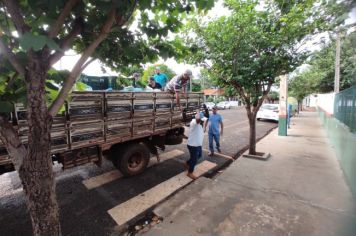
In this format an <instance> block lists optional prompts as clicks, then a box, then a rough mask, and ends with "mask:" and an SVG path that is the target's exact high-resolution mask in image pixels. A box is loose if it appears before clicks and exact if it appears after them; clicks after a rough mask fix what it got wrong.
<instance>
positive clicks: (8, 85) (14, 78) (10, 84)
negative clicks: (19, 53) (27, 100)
mask: <svg viewBox="0 0 356 236" xmlns="http://www.w3.org/2000/svg"><path fill="white" fill-rule="evenodd" d="M18 75H19V73H18V72H17V71H16V72H15V74H14V75H13V76H12V77H11V78H10V79H9V81H8V82H7V86H6V90H9V89H11V87H12V85H13V84H14V83H15V80H16V78H17V77H18Z"/></svg>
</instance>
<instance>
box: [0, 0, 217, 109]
mask: <svg viewBox="0 0 356 236" xmlns="http://www.w3.org/2000/svg"><path fill="white" fill-rule="evenodd" d="M14 2H15V5H18V6H17V8H18V9H17V10H18V12H19V14H20V18H23V21H24V22H25V24H26V25H24V26H23V27H22V29H21V31H23V32H18V31H17V30H18V28H17V27H15V24H14V22H13V21H12V20H13V18H12V17H10V15H11V14H10V12H9V9H7V8H6V4H5V3H4V2H1V4H0V40H1V42H2V43H3V44H4V45H6V46H7V47H8V49H9V50H10V51H11V52H12V53H13V55H14V57H15V58H16V60H17V62H19V64H20V65H21V66H22V67H23V68H26V67H27V66H28V63H29V55H33V54H31V53H36V55H37V56H38V57H42V58H41V59H42V61H43V70H44V71H43V72H44V73H46V72H48V73H47V80H48V82H47V83H46V84H47V89H46V91H47V95H48V96H47V100H48V102H51V101H53V100H54V98H55V97H56V95H57V94H58V89H56V88H55V86H54V84H57V85H62V84H63V81H64V78H66V77H68V76H69V72H68V73H67V74H66V76H64V77H63V76H61V75H60V74H58V73H56V72H55V70H53V69H51V68H50V66H48V65H47V64H46V63H48V62H49V58H50V57H51V56H52V55H53V54H54V53H61V52H63V51H66V50H68V49H74V50H75V51H77V52H78V53H80V54H81V53H82V52H83V51H84V50H85V49H86V48H87V47H88V46H89V45H90V44H91V43H92V42H93V40H94V39H96V38H98V37H99V36H100V35H101V34H103V32H102V27H103V25H104V23H105V22H106V20H107V17H108V15H109V12H110V11H112V10H113V9H115V10H116V20H115V23H114V25H113V26H112V27H111V29H110V32H109V33H108V34H107V35H105V37H106V39H105V40H104V41H103V42H101V44H100V45H99V46H98V47H97V48H96V50H95V51H94V53H92V55H91V56H92V57H94V58H98V59H100V60H101V61H102V62H103V63H104V64H106V65H107V66H109V67H111V68H112V69H113V70H116V71H118V72H120V74H122V77H121V78H119V79H118V80H117V83H119V84H120V85H129V84H130V78H131V76H132V73H133V72H141V74H142V70H140V69H139V68H140V67H141V66H142V64H145V63H147V62H153V61H155V60H157V59H158V58H159V57H163V58H167V57H173V56H177V57H178V58H179V57H180V55H182V54H183V53H182V51H184V50H185V48H184V47H183V46H182V41H181V40H180V39H178V38H177V39H173V40H171V39H170V40H168V39H167V37H166V36H167V35H168V33H170V32H173V33H177V32H178V31H179V30H180V29H181V27H182V26H183V23H182V22H183V21H184V19H185V18H186V17H187V15H188V14H190V13H192V12H194V11H201V12H205V11H207V10H208V9H210V8H211V7H212V6H213V4H214V1H213V0H206V1H200V0H188V1H180V0H172V1H147V0H140V1H131V0H130V1H107V0H95V1H94V0H85V1H78V3H77V4H76V5H75V6H74V7H73V9H71V12H70V14H68V16H67V17H66V19H65V20H64V22H63V23H61V24H60V29H59V32H58V33H57V34H56V35H53V36H50V34H49V30H50V29H51V28H52V26H53V24H54V23H55V22H56V21H57V19H58V17H59V15H60V14H61V12H62V10H63V8H64V6H65V4H66V3H67V2H68V1H65V0H54V1H42V0H40V1H35V0H28V1H14ZM133 23H134V24H135V25H137V27H134V28H135V30H133V31H132V30H130V26H131V25H132V24H133ZM13 32H17V34H16V33H13ZM72 35H74V37H73V39H72V40H69V41H67V40H68V38H71V37H72ZM64 45H65V46H64ZM15 74H16V73H15V69H14V67H13V65H12V64H11V63H10V62H9V61H8V60H7V57H4V56H3V55H0V101H2V102H11V103H14V102H18V101H24V100H26V99H25V97H26V90H25V89H24V88H25V87H24V86H25V80H24V78H23V77H21V76H18V75H15ZM169 76H170V74H169ZM13 77H15V79H14V82H13V81H12V80H11V78H13ZM10 81H11V82H10ZM9 82H10V83H11V86H8V83H9ZM139 83H141V82H139ZM143 85H144V84H143V83H142V86H143ZM77 86H78V85H77ZM3 107H5V106H3Z"/></svg>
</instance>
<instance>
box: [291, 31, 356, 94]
mask: <svg viewBox="0 0 356 236" xmlns="http://www.w3.org/2000/svg"><path fill="white" fill-rule="evenodd" d="M343 35H345V36H344V37H342V38H341V43H342V44H341V53H340V61H341V63H340V90H344V89H347V88H349V87H351V86H352V85H355V84H356V32H351V33H349V34H343ZM335 51H336V48H335V40H331V41H329V42H328V43H324V44H323V46H322V48H321V50H319V51H316V52H314V53H313V54H312V55H311V56H310V58H309V60H308V61H307V63H308V65H309V67H308V68H307V69H306V70H303V71H302V72H300V73H297V75H296V76H295V77H294V78H292V79H291V81H290V91H291V93H293V94H294V95H295V96H296V97H297V99H298V100H299V101H301V100H302V99H303V98H304V97H306V96H308V95H309V94H312V93H327V92H332V91H333V90H334V78H335Z"/></svg>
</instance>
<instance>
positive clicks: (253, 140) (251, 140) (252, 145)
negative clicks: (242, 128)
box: [248, 114, 256, 155]
mask: <svg viewBox="0 0 356 236" xmlns="http://www.w3.org/2000/svg"><path fill="white" fill-rule="evenodd" d="M251 115H252V117H249V118H248V122H249V125H250V137H249V143H250V147H249V149H248V154H251V155H256V118H255V117H256V116H255V115H253V114H251Z"/></svg>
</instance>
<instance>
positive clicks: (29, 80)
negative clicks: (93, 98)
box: [19, 55, 61, 235]
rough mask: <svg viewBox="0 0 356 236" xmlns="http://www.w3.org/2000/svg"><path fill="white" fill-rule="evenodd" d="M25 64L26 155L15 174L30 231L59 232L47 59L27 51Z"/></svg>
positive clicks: (57, 233)
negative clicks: (51, 155) (46, 83)
mask: <svg viewBox="0 0 356 236" xmlns="http://www.w3.org/2000/svg"><path fill="white" fill-rule="evenodd" d="M31 56H32V58H31V60H30V62H29V64H28V66H27V67H26V73H25V80H26V88H27V102H28V103H27V121H28V127H29V133H28V147H27V155H26V157H25V158H24V160H23V163H22V166H21V167H20V170H19V175H20V178H21V181H22V185H23V188H24V191H25V194H26V197H27V206H28V209H29V212H30V216H31V222H32V227H33V234H34V235H60V234H61V231H60V223H59V211H58V204H57V200H56V195H55V183H54V176H53V169H52V160H51V158H50V128H51V123H52V119H51V117H50V116H49V115H48V111H47V106H46V101H45V81H46V78H47V69H46V66H47V62H46V61H44V60H41V56H40V55H31Z"/></svg>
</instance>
